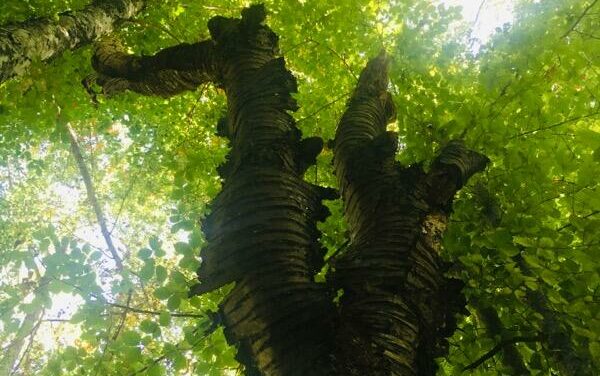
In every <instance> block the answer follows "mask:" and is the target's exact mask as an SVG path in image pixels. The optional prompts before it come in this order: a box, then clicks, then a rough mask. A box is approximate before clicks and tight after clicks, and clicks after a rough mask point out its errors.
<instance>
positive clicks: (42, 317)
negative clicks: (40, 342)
mask: <svg viewBox="0 0 600 376" xmlns="http://www.w3.org/2000/svg"><path fill="white" fill-rule="evenodd" d="M43 319H44V311H42V314H41V315H40V319H39V320H38V322H37V323H36V324H35V326H34V327H33V329H32V330H31V333H30V334H29V343H28V344H27V348H26V349H25V352H23V355H21V358H19V361H18V362H17V364H15V366H14V367H13V368H12V370H11V372H10V375H11V376H12V375H14V374H15V372H17V370H18V369H19V367H20V366H21V363H22V362H23V359H25V356H26V355H27V354H29V351H30V350H31V347H32V346H33V340H34V339H35V335H36V334H37V331H38V329H39V328H40V325H41V324H42V321H43Z"/></svg>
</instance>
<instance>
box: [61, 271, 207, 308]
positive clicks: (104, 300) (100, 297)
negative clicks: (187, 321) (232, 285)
mask: <svg viewBox="0 0 600 376" xmlns="http://www.w3.org/2000/svg"><path fill="white" fill-rule="evenodd" d="M50 278H52V279H54V280H56V281H59V282H62V283H64V284H65V285H67V286H70V287H72V288H74V289H76V290H78V291H80V292H82V293H84V294H85V293H86V292H85V290H83V289H82V288H81V287H79V286H77V285H74V284H72V283H69V282H67V281H64V280H62V279H59V278H56V277H55V276H52V275H51V276H50ZM88 294H89V295H90V296H92V297H94V298H96V299H98V300H99V301H101V302H102V303H104V304H106V305H109V306H112V307H116V308H121V309H126V310H128V311H130V312H136V313H142V314H145V315H155V316H159V315H160V314H161V313H162V312H157V311H150V310H146V309H140V308H134V307H130V306H126V305H123V304H119V303H114V302H111V301H109V300H107V299H106V298H105V297H103V296H102V295H97V294H94V293H88ZM169 315H171V317H192V318H205V317H206V315H205V314H197V313H185V312H183V313H180V312H169Z"/></svg>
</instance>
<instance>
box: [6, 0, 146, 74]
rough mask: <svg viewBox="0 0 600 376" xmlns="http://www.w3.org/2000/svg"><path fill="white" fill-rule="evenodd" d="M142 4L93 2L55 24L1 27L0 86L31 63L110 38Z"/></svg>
mask: <svg viewBox="0 0 600 376" xmlns="http://www.w3.org/2000/svg"><path fill="white" fill-rule="evenodd" d="M144 3H145V1H143V0H95V1H93V2H92V3H91V4H90V5H88V6H87V7H85V8H84V9H82V10H80V11H77V12H66V13H63V14H61V15H60V16H59V17H58V20H53V19H50V18H37V19H33V20H28V21H24V22H21V23H16V24H9V25H4V26H1V27H0V83H2V82H4V81H6V80H8V79H10V78H12V77H16V76H21V75H22V74H24V73H25V72H26V71H27V68H29V66H30V65H31V62H32V61H34V60H41V61H45V60H49V59H51V58H53V57H56V56H59V55H60V54H61V53H62V52H64V51H66V50H70V49H74V48H77V47H80V46H82V45H84V44H87V43H90V42H92V41H94V40H96V39H98V38H99V37H101V36H103V35H106V34H109V33H111V32H112V31H113V29H114V28H115V25H116V24H117V22H119V21H121V20H126V19H130V18H132V17H134V16H135V15H136V14H137V13H138V12H139V11H140V10H141V9H142V8H143V6H144Z"/></svg>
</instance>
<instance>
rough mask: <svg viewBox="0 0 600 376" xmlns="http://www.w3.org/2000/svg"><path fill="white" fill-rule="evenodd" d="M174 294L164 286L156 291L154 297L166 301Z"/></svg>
mask: <svg viewBox="0 0 600 376" xmlns="http://www.w3.org/2000/svg"><path fill="white" fill-rule="evenodd" d="M172 294H173V291H171V289H170V288H168V287H166V286H163V287H159V288H157V289H156V290H154V296H155V297H156V298H157V299H160V300H166V299H168V298H169V297H170V296H171V295H172Z"/></svg>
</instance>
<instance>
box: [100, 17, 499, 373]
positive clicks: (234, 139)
mask: <svg viewBox="0 0 600 376" xmlns="http://www.w3.org/2000/svg"><path fill="white" fill-rule="evenodd" d="M264 17H265V11H264V8H263V7H262V6H252V7H250V8H248V9H245V10H244V11H243V12H242V18H241V19H229V18H223V17H215V18H213V19H212V20H211V21H210V22H209V25H208V26H209V30H210V32H211V36H212V39H210V40H207V41H203V42H198V43H195V44H183V45H179V46H175V47H170V48H167V49H165V50H163V51H161V52H159V53H157V54H156V55H154V56H150V57H136V56H130V55H127V54H124V53H122V52H121V51H120V50H119V46H118V44H117V43H114V42H110V43H105V44H103V45H101V46H100V48H99V49H98V50H97V52H96V55H95V58H94V60H93V65H94V67H95V69H96V71H97V72H98V83H99V84H100V85H102V87H103V90H104V92H105V93H109V94H112V93H116V92H119V91H122V90H132V91H135V92H138V93H141V94H144V95H160V96H170V95H174V94H177V93H179V92H181V91H184V90H191V89H193V88H195V87H197V86H198V85H200V84H201V83H203V82H213V83H215V84H217V85H219V86H220V87H222V88H224V89H225V92H226V94H227V99H228V113H227V117H226V118H224V119H222V120H221V121H220V122H219V124H218V125H217V132H218V133H219V134H220V135H221V136H224V137H227V138H228V139H229V141H230V145H231V152H230V154H229V155H228V160H227V163H226V164H225V165H224V166H221V168H220V174H221V176H222V177H223V178H224V179H225V180H224V184H223V190H222V192H221V193H220V194H219V195H218V196H217V197H216V198H215V200H214V201H213V202H212V204H211V212H210V214H209V215H208V217H207V218H206V219H205V221H204V223H203V229H204V232H205V234H206V238H207V241H208V245H207V247H206V248H205V249H203V250H202V252H201V256H202V264H201V266H200V268H199V270H198V276H199V279H200V282H201V283H200V284H198V285H196V286H195V287H194V288H193V289H192V292H191V294H203V293H205V292H207V291H210V290H213V289H216V288H218V287H221V286H224V285H225V284H228V283H231V282H235V286H234V287H233V290H232V291H231V293H230V294H229V295H228V297H227V298H226V299H225V300H224V302H222V304H221V305H220V310H219V312H218V315H217V317H218V319H219V320H220V323H221V324H222V325H223V326H224V327H225V334H226V337H227V340H228V342H229V343H230V344H232V345H235V346H237V349H238V355H237V359H238V360H239V361H240V362H241V363H242V364H244V366H245V369H246V374H248V375H285V376H289V375H316V376H318V375H340V376H341V375H432V374H433V373H434V371H435V363H434V358H435V357H436V356H439V355H442V354H444V353H445V342H444V337H446V336H447V335H449V334H451V333H452V332H453V330H454V327H455V318H454V314H455V313H456V312H458V311H459V310H460V308H461V306H462V305H464V303H462V297H461V296H460V286H461V285H460V283H459V282H458V281H455V280H450V279H447V278H445V277H444V275H443V273H444V271H445V265H444V263H443V262H442V261H441V260H440V257H439V251H440V240H441V234H442V232H443V230H444V229H445V226H446V222H447V218H448V215H449V212H450V208H451V202H452V197H453V195H454V194H455V192H456V191H457V190H458V189H459V188H460V187H461V186H462V185H463V184H464V183H465V182H466V180H467V179H468V178H469V177H470V176H471V175H472V174H473V173H475V172H477V171H480V170H481V169H482V168H483V167H484V166H485V163H486V161H487V159H486V158H485V157H483V156H481V155H479V154H477V153H474V152H471V151H468V150H467V149H466V148H465V147H464V146H462V145H461V144H460V143H457V142H453V143H451V144H449V145H448V146H447V147H446V148H445V149H444V150H443V151H442V152H441V153H440V156H439V157H438V158H437V159H436V160H435V161H434V163H433V165H432V167H431V169H430V171H429V172H428V173H425V172H424V171H422V170H421V169H420V168H419V167H413V168H408V169H403V168H401V167H400V166H398V165H397V164H396V163H395V162H394V154H395V152H396V146H397V135H396V134H393V133H390V132H386V130H385V127H386V124H387V122H388V120H389V119H390V118H391V116H392V114H393V104H392V100H391V97H390V95H389V94H388V93H387V92H386V87H387V81H388V80H387V58H386V57H385V55H381V56H379V57H378V58H377V59H375V60H374V61H372V62H371V63H369V65H368V66H367V68H366V69H365V71H364V72H363V74H362V75H361V78H360V82H359V85H358V87H357V89H356V91H355V93H354V96H353V97H352V99H351V101H350V102H349V106H348V110H347V111H346V114H345V115H344V117H343V119H342V121H341V122H340V125H339V128H338V132H337V135H336V138H335V142H334V145H335V172H336V175H337V177H338V180H339V185H340V187H341V194H342V198H343V200H344V203H345V208H346V210H345V213H346V218H347V220H348V222H349V227H350V236H351V238H350V241H351V245H350V247H349V249H348V250H347V251H346V252H344V253H343V254H342V255H340V256H338V257H336V259H335V260H334V269H335V270H334V272H333V273H331V275H330V276H329V278H328V282H327V283H316V282H315V281H314V275H315V274H316V273H317V272H318V271H319V270H320V269H321V267H322V265H323V249H322V247H321V246H320V245H319V243H318V236H319V233H318V230H317V228H316V222H317V221H319V220H323V219H324V218H325V217H326V216H327V215H328V212H327V209H326V208H325V207H324V206H323V205H322V204H321V200H322V199H323V198H334V197H335V193H334V192H332V191H331V190H327V189H324V188H320V187H317V186H314V185H311V184H309V183H307V182H305V181H304V180H303V179H302V176H303V173H304V171H305V170H306V168H307V167H308V166H309V165H311V164H313V163H314V161H315V157H316V155H317V154H318V153H319V152H320V150H321V148H322V141H321V140H320V139H319V138H309V139H304V140H301V137H300V136H301V135H300V131H299V130H298V129H297V128H296V126H295V124H294V120H293V118H292V117H291V116H290V115H289V114H288V111H290V110H295V109H296V103H295V101H294V100H293V99H292V98H291V96H290V93H291V92H295V91H296V83H295V79H294V78H293V76H292V75H291V74H290V72H289V71H288V70H287V69H286V68H285V64H284V60H283V58H280V57H277V36H276V35H275V34H274V33H273V32H272V31H271V30H270V29H269V28H267V27H266V26H263V25H262V21H263V20H264ZM340 289H342V290H343V292H344V294H343V297H342V299H341V302H340V304H339V306H336V304H335V303H334V300H335V299H334V298H335V296H336V291H339V290H340Z"/></svg>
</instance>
